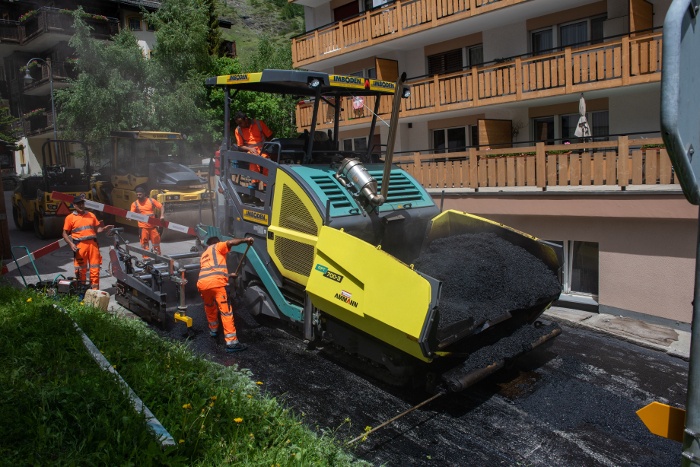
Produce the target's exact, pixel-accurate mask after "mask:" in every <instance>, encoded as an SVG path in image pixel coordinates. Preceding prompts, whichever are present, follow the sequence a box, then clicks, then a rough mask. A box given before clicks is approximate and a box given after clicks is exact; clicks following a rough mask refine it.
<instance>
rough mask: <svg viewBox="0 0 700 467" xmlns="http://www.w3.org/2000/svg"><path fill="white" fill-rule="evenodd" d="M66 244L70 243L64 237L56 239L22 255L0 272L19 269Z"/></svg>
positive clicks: (5, 272)
mask: <svg viewBox="0 0 700 467" xmlns="http://www.w3.org/2000/svg"><path fill="white" fill-rule="evenodd" d="M66 245H68V243H67V242H66V241H65V240H64V239H60V240H56V241H55V242H53V243H49V244H48V245H46V246H42V247H41V248H39V249H38V250H34V251H32V252H31V253H29V254H28V255H26V256H22V257H21V258H18V259H16V260H14V261H13V262H11V263H7V264H6V265H4V266H3V267H2V269H1V270H0V274H7V273H8V272H10V271H14V270H15V269H19V268H20V267H22V266H24V265H25V264H29V262H30V261H32V260H35V259H39V258H41V257H42V256H46V255H48V254H49V253H52V252H54V251H56V250H58V249H59V248H61V247H64V246H66Z"/></svg>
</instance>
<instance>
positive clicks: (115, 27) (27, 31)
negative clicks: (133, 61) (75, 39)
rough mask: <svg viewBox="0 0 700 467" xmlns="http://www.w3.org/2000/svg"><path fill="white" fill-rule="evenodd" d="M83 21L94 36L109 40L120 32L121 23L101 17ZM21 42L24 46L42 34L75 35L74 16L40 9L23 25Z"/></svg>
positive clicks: (92, 16)
mask: <svg viewBox="0 0 700 467" xmlns="http://www.w3.org/2000/svg"><path fill="white" fill-rule="evenodd" d="M83 20H84V21H85V22H86V23H87V24H88V26H90V27H92V28H93V31H92V36H93V37H95V38H99V39H108V38H110V37H112V36H113V35H115V34H117V32H119V21H118V20H117V19H115V18H106V17H103V16H100V15H87V16H84V17H83ZM21 25H22V26H21V34H22V39H21V42H22V44H24V43H25V42H28V41H30V40H32V39H34V38H36V37H38V36H40V35H42V34H48V33H57V34H65V35H73V33H74V32H75V31H74V28H73V15H72V14H70V13H65V12H63V11H62V10H58V9H56V8H48V7H44V8H40V9H39V10H37V13H36V14H35V15H34V16H31V17H30V18H28V19H26V20H25V21H23V22H22V23H21Z"/></svg>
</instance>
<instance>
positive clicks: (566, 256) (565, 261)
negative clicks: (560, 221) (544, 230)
mask: <svg viewBox="0 0 700 467" xmlns="http://www.w3.org/2000/svg"><path fill="white" fill-rule="evenodd" d="M551 243H553V244H555V245H559V246H560V248H554V251H555V252H556V253H557V257H558V258H559V264H561V276H560V278H559V279H560V281H561V288H562V292H563V293H566V294H581V295H590V296H592V297H594V299H596V300H597V298H598V290H599V289H598V280H599V266H598V265H599V246H598V243H594V242H579V241H576V240H567V241H563V242H562V241H553V242H551Z"/></svg>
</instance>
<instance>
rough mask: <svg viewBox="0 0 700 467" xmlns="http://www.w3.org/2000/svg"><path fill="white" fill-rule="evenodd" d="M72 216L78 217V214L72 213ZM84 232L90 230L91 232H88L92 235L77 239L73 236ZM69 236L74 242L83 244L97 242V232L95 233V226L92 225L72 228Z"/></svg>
mask: <svg viewBox="0 0 700 467" xmlns="http://www.w3.org/2000/svg"><path fill="white" fill-rule="evenodd" d="M73 215H75V216H79V214H77V213H75V212H74V213H73ZM84 230H90V231H91V232H89V233H92V235H84V236H79V237H76V236H75V234H77V233H79V232H82V231H84ZM70 234H71V239H72V240H73V241H74V242H84V241H85V240H97V232H96V231H95V226H93V225H92V224H90V225H81V226H80V227H74V228H73V229H72V230H71V231H70Z"/></svg>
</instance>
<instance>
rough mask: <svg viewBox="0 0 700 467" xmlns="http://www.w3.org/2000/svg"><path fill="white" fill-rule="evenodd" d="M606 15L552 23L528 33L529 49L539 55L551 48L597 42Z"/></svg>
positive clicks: (600, 39)
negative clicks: (557, 23)
mask: <svg viewBox="0 0 700 467" xmlns="http://www.w3.org/2000/svg"><path fill="white" fill-rule="evenodd" d="M606 19H607V16H605V15H603V16H596V17H593V18H587V19H584V20H579V21H574V22H572V23H567V24H561V25H554V26H550V27H548V28H544V29H539V30H537V31H533V32H531V33H530V49H531V51H532V54H533V55H539V54H542V53H546V52H549V51H551V50H552V49H556V48H558V49H560V50H562V49H564V48H566V47H572V46H573V47H575V46H583V45H587V44H597V43H600V42H602V41H603V26H604V24H605V20H606Z"/></svg>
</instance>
